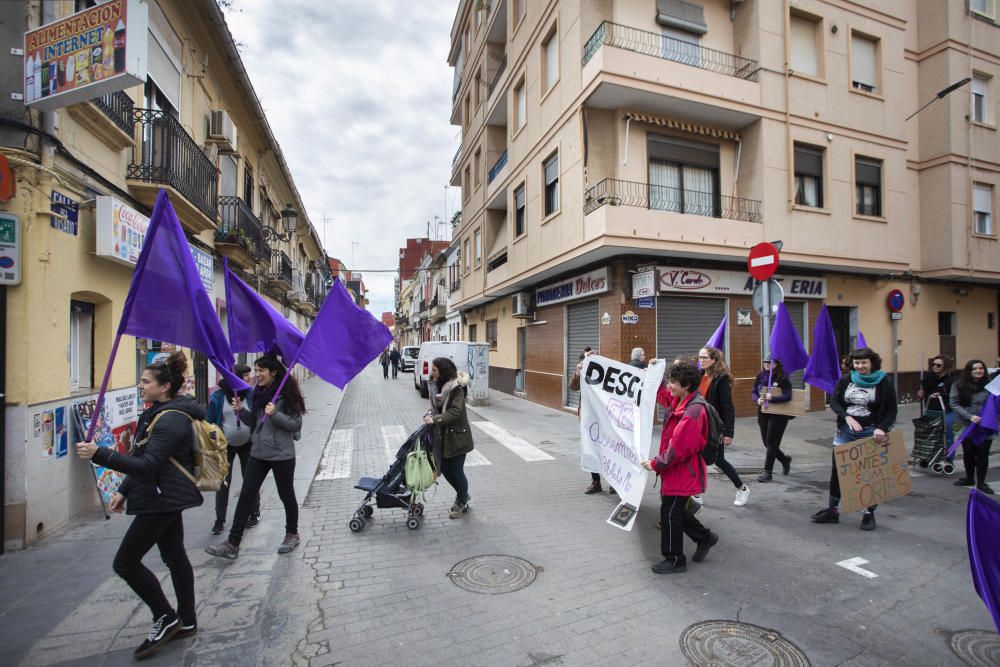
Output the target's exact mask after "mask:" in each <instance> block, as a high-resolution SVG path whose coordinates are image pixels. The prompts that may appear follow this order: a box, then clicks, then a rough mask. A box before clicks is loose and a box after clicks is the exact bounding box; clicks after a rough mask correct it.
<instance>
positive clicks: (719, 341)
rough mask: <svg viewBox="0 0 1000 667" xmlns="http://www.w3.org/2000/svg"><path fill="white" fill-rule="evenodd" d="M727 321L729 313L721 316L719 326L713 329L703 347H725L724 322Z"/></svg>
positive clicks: (719, 348) (720, 348)
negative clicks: (713, 331)
mask: <svg viewBox="0 0 1000 667" xmlns="http://www.w3.org/2000/svg"><path fill="white" fill-rule="evenodd" d="M728 321H729V315H723V316H722V322H721V323H720V324H719V328H718V329H716V330H715V333H714V334H712V337H711V338H709V339H708V342H707V343H705V347H714V348H715V349H717V350H723V349H725V347H724V346H725V344H726V322H728Z"/></svg>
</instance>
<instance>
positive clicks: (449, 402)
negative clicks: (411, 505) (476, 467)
mask: <svg viewBox="0 0 1000 667" xmlns="http://www.w3.org/2000/svg"><path fill="white" fill-rule="evenodd" d="M468 386H469V376H468V375H467V374H466V373H459V372H458V368H456V367H455V362H453V361H452V360H451V359H449V358H447V357H438V358H437V359H435V360H434V361H433V362H431V377H430V381H429V382H428V383H427V388H428V392H429V395H430V399H431V409H430V412H428V413H427V414H426V415H424V423H425V424H433V425H434V462H435V467H436V468H437V469H438V470H440V471H441V474H443V475H444V478H445V479H446V480H448V483H449V484H451V486H452V488H454V489H455V503H454V504H453V505H452V506H451V509H450V510H449V512H448V518H449V519H459V518H461V517H463V516H464V515H465V514H466V513H467V512H468V511H469V500H470V499H471V497H470V496H469V480H468V478H466V476H465V456H466V454H468V453H469V452H471V451H472V450H473V448H474V444H473V442H472V431H471V430H470V429H469V415H468V413H467V412H466V410H465V396H466V393H467V392H468Z"/></svg>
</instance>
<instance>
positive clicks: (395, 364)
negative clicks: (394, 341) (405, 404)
mask: <svg viewBox="0 0 1000 667" xmlns="http://www.w3.org/2000/svg"><path fill="white" fill-rule="evenodd" d="M399 359H400V357H399V350H397V349H396V348H395V347H394V348H392V352H390V353H389V363H390V364H392V379H393V380H395V379H396V376H397V375H398V374H399Z"/></svg>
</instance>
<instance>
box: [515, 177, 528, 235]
mask: <svg viewBox="0 0 1000 667" xmlns="http://www.w3.org/2000/svg"><path fill="white" fill-rule="evenodd" d="M525 231H526V230H525V227H524V183H521V185H520V186H518V188H517V189H516V190H514V238H517V237H519V236H522V235H523V234H524V233H525Z"/></svg>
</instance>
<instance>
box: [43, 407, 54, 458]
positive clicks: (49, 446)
mask: <svg viewBox="0 0 1000 667" xmlns="http://www.w3.org/2000/svg"><path fill="white" fill-rule="evenodd" d="M41 417H42V458H43V459H45V460H46V461H48V460H49V459H51V458H52V457H53V456H54V455H55V415H54V414H53V413H52V410H43V411H42V415H41Z"/></svg>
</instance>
